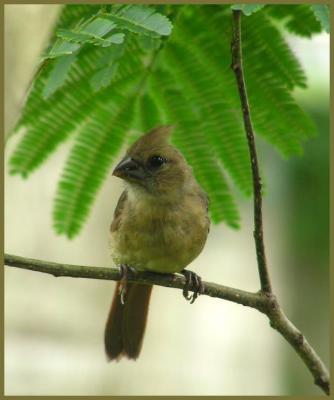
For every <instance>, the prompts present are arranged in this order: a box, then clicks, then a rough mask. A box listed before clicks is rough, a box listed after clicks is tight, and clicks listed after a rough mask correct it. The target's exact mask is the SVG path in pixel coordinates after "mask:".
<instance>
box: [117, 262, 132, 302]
mask: <svg viewBox="0 0 334 400" xmlns="http://www.w3.org/2000/svg"><path fill="white" fill-rule="evenodd" d="M129 270H131V267H129V266H128V265H125V264H121V265H120V266H119V273H120V280H119V283H120V285H119V288H118V293H119V295H120V297H121V303H122V304H124V303H125V295H126V291H127V283H128V272H129Z"/></svg>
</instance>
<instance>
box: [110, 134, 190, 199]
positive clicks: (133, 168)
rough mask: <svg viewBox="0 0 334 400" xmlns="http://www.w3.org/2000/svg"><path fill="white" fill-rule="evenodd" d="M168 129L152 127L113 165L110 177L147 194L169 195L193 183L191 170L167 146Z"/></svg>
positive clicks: (176, 152)
mask: <svg viewBox="0 0 334 400" xmlns="http://www.w3.org/2000/svg"><path fill="white" fill-rule="evenodd" d="M171 131H172V127H171V126H160V127H157V128H154V129H153V130H151V131H150V132H149V133H147V134H146V135H143V136H142V137H140V138H139V139H138V140H137V141H136V142H135V143H134V144H133V145H132V146H131V147H130V148H129V149H128V151H127V152H126V156H125V157H124V158H123V159H122V161H121V162H120V163H119V164H118V165H117V166H116V168H115V170H114V172H113V175H115V176H117V177H119V178H121V179H124V180H125V181H126V182H128V184H130V186H131V187H132V188H136V189H139V190H140V191H144V192H146V193H148V194H150V195H160V196H162V195H170V194H172V193H177V192H180V191H182V190H183V189H184V188H185V186H186V185H187V183H190V181H191V182H192V171H191V168H190V167H189V165H188V164H187V162H186V160H185V159H184V157H183V156H182V154H181V153H180V152H179V151H178V150H177V149H176V148H175V147H173V146H172V145H170V144H169V143H168V138H169V136H170V134H171Z"/></svg>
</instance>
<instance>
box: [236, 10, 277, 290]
mask: <svg viewBox="0 0 334 400" xmlns="http://www.w3.org/2000/svg"><path fill="white" fill-rule="evenodd" d="M232 69H233V71H234V73H235V77H236V80H237V85H238V90H239V96H240V101H241V107H242V114H243V119H244V126H245V131H246V135H247V143H248V148H249V154H250V161H251V167H252V175H253V193H254V228H255V229H254V239H255V247H256V255H257V265H258V269H259V275H260V281H261V290H262V291H263V292H267V293H272V288H271V283H270V277H269V273H268V266H267V261H266V254H265V250H264V241H263V223H262V195H261V186H262V185H261V178H260V173H259V165H258V161H257V154H256V147H255V139H254V130H253V124H252V120H251V115H250V110H249V104H248V96H247V90H246V84H245V78H244V72H243V65H242V48H241V11H239V10H233V37H232Z"/></svg>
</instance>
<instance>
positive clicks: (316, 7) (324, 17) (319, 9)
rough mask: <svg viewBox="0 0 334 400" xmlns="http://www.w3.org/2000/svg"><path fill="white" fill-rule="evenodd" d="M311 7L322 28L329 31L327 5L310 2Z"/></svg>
mask: <svg viewBox="0 0 334 400" xmlns="http://www.w3.org/2000/svg"><path fill="white" fill-rule="evenodd" d="M311 7H312V10H313V12H314V15H315V17H316V18H317V20H318V21H319V22H320V23H321V26H322V28H323V29H324V30H325V31H326V32H327V33H329V6H328V5H326V4H312V5H311Z"/></svg>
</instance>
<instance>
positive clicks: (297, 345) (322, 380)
mask: <svg viewBox="0 0 334 400" xmlns="http://www.w3.org/2000/svg"><path fill="white" fill-rule="evenodd" d="M232 13H233V23H232V43H231V50H232V65H231V67H232V70H233V71H234V74H235V77H236V81H237V86H238V91H239V97H240V102H241V107H242V115H243V120H244V127H245V131H246V137H247V143H248V148H249V154H250V162H251V168H252V177H253V196H254V240H255V248H256V256H257V264H258V270H259V276H260V282H261V291H260V293H263V294H265V295H267V297H268V302H269V303H271V306H270V307H268V308H267V310H266V311H265V313H266V314H267V316H268V318H269V320H270V325H271V326H272V327H273V328H274V329H276V330H277V331H278V332H280V333H281V334H282V335H283V336H284V338H285V339H286V340H287V341H288V342H289V343H290V344H291V346H292V347H293V348H294V349H295V350H296V352H297V353H298V354H299V356H300V357H301V358H302V360H303V361H304V363H305V364H306V366H307V368H308V369H309V370H310V372H311V373H312V375H313V377H314V383H315V384H316V385H318V386H319V387H320V388H321V389H322V390H323V391H324V392H325V393H326V394H328V395H329V389H330V383H329V374H328V371H327V369H326V367H325V365H324V364H323V362H322V361H321V359H320V358H319V356H318V355H317V354H316V352H315V351H314V349H313V348H312V347H311V346H310V344H309V343H308V342H307V341H306V339H305V337H304V335H303V334H302V333H301V332H299V331H298V329H297V328H296V327H295V326H294V325H293V324H292V323H291V322H290V321H289V319H288V318H287V317H286V316H285V314H284V312H283V310H282V308H281V307H280V305H279V303H278V301H277V299H276V297H275V296H274V294H273V290H272V286H271V282H270V275H269V271H268V265H267V260H266V255H265V247H264V239H263V222H262V194H261V178H260V173H259V166H258V160H257V154H256V146H255V139H254V129H253V124H252V120H251V114H250V109H249V103H248V96H247V89H246V84H245V77H244V71H243V59H242V45H241V15H242V14H241V11H240V10H233V11H232Z"/></svg>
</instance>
